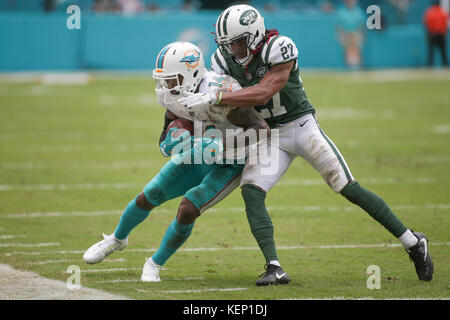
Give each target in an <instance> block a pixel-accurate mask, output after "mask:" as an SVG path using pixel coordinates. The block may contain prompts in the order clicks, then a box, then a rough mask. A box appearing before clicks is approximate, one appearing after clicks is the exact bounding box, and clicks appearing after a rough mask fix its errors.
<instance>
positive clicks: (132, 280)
mask: <svg viewBox="0 0 450 320" xmlns="http://www.w3.org/2000/svg"><path fill="white" fill-rule="evenodd" d="M204 279H205V277H186V278H164V279H163V281H190V280H204ZM141 281H142V280H141V279H116V280H105V281H98V282H97V283H122V282H141Z"/></svg>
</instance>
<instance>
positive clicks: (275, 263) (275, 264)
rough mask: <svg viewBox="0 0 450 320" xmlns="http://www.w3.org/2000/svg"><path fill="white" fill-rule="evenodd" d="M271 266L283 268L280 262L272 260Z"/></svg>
mask: <svg viewBox="0 0 450 320" xmlns="http://www.w3.org/2000/svg"><path fill="white" fill-rule="evenodd" d="M269 264H272V265H274V266H279V267H281V264H280V261H278V260H271V261H269Z"/></svg>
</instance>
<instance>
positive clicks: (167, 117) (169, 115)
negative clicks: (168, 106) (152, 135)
mask: <svg viewBox="0 0 450 320" xmlns="http://www.w3.org/2000/svg"><path fill="white" fill-rule="evenodd" d="M177 118H178V117H177V116H176V115H175V114H173V113H172V112H170V111H169V110H166V113H165V115H164V128H163V130H162V132H161V136H160V137H159V144H161V142H163V141H164V140H165V139H166V131H167V127H168V126H169V123H170V122H172V120H175V119H177Z"/></svg>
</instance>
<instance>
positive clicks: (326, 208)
mask: <svg viewBox="0 0 450 320" xmlns="http://www.w3.org/2000/svg"><path fill="white" fill-rule="evenodd" d="M390 207H391V208H392V209H393V210H417V209H439V210H449V209H450V204H445V203H443V204H423V205H411V204H401V205H393V206H390ZM176 210H177V209H175V208H173V209H171V208H161V207H159V208H155V209H153V211H152V212H153V213H155V214H157V213H168V212H169V213H170V212H173V213H175V212H176ZM267 210H269V211H289V212H291V211H300V212H312V211H326V212H335V211H341V212H346V211H356V210H361V209H360V208H359V207H357V206H351V207H350V206H348V207H347V206H344V207H340V206H320V205H316V206H267ZM244 211H245V208H244V207H224V208H211V209H209V210H208V212H209V213H214V212H244ZM122 213H123V210H110V211H107V210H105V211H85V212H83V211H73V212H30V213H10V214H0V219H1V218H10V219H22V218H59V217H79V216H108V215H111V216H114V215H121V214H122Z"/></svg>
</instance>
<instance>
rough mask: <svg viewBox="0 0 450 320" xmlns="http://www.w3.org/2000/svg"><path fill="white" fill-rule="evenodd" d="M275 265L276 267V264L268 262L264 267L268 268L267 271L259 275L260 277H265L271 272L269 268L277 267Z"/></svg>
mask: <svg viewBox="0 0 450 320" xmlns="http://www.w3.org/2000/svg"><path fill="white" fill-rule="evenodd" d="M270 266H273V267H272V268H271V267H270ZM275 267H276V266H274V265H271V264H268V263H266V265H265V266H264V269H265V270H266V272H264V273H261V274H260V275H259V277H260V278H262V277H265V276H266V275H267V274H268V273H269V269H273V268H275Z"/></svg>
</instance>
